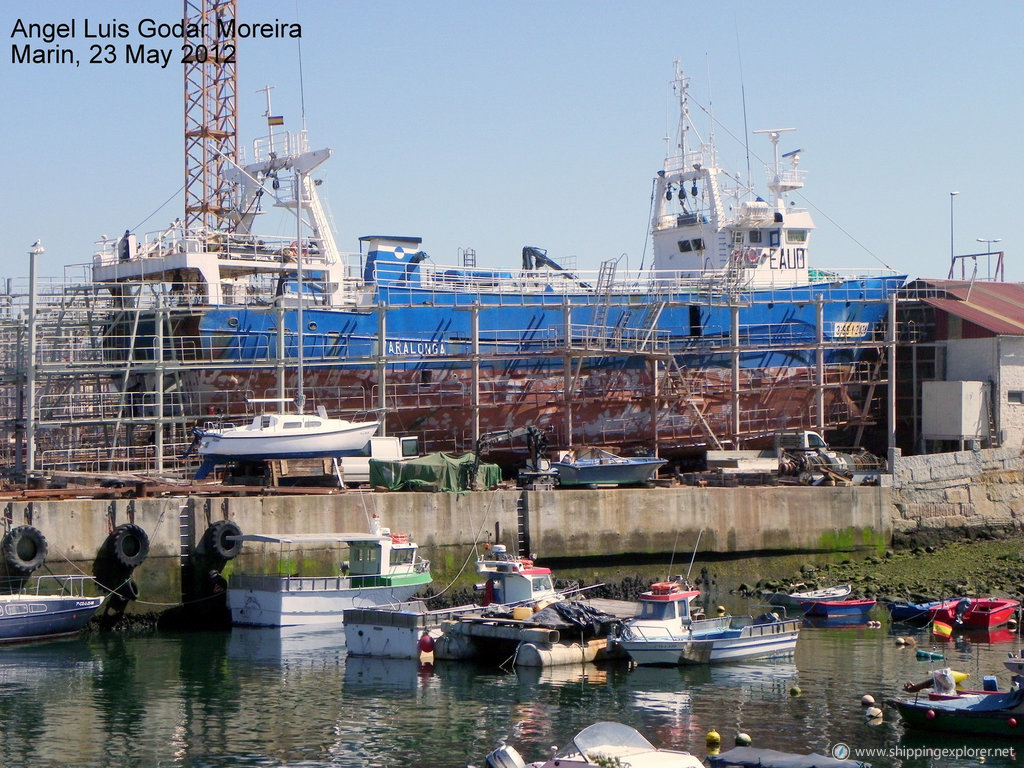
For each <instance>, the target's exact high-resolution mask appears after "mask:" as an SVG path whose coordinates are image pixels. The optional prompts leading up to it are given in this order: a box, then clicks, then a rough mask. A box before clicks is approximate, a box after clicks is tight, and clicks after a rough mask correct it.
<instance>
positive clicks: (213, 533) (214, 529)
mask: <svg viewBox="0 0 1024 768" xmlns="http://www.w3.org/2000/svg"><path fill="white" fill-rule="evenodd" d="M241 535H242V529H241V528H239V527H238V523H236V522H235V521H233V520H217V521H216V522H214V523H212V524H211V525H210V527H209V528H207V529H206V533H204V534H203V539H204V540H205V544H206V549H207V551H208V552H213V553H214V554H215V555H217V556H218V557H221V558H223V559H225V560H232V559H234V558H236V557H238V555H239V554H241V552H242V542H240V541H237V540H233V539H229V538H228V537H229V536H241Z"/></svg>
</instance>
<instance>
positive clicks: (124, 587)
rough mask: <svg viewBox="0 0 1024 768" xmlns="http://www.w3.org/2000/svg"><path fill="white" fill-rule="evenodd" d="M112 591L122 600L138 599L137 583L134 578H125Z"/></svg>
mask: <svg viewBox="0 0 1024 768" xmlns="http://www.w3.org/2000/svg"><path fill="white" fill-rule="evenodd" d="M114 593H115V594H116V595H117V596H118V597H120V598H121V599H122V600H125V601H128V600H138V599H139V583H138V582H137V581H135V579H131V578H129V579H125V580H124V582H122V583H121V584H119V585H118V587H117V589H115V590H114Z"/></svg>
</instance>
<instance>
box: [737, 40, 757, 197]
mask: <svg viewBox="0 0 1024 768" xmlns="http://www.w3.org/2000/svg"><path fill="white" fill-rule="evenodd" d="M736 59H737V60H738V61H739V65H740V101H742V102H743V148H744V150H745V151H746V153H747V189H748V190H750V189H753V185H752V183H751V180H750V131H749V129H748V128H747V88H746V85H744V83H743V49H742V48H741V47H740V28H739V26H737V27H736Z"/></svg>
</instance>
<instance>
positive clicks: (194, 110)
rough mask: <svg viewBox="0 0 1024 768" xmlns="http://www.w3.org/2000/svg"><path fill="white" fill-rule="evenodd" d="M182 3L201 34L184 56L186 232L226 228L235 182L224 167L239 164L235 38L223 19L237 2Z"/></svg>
mask: <svg viewBox="0 0 1024 768" xmlns="http://www.w3.org/2000/svg"><path fill="white" fill-rule="evenodd" d="M184 3H185V6H184V15H183V18H184V21H185V24H186V25H192V24H194V25H196V29H198V30H199V31H201V33H202V34H201V35H200V36H198V37H194V38H190V43H191V46H190V50H191V51H192V53H191V55H189V56H187V57H186V59H185V231H186V232H194V231H199V230H202V229H204V228H208V229H213V230H217V229H230V228H231V223H230V220H229V218H228V216H229V214H230V212H231V211H232V210H233V208H232V204H231V203H232V200H233V192H234V187H235V184H234V182H232V181H231V180H229V178H228V176H227V174H225V173H223V171H224V169H225V166H226V165H228V164H230V163H237V162H238V70H237V65H236V60H237V58H238V37H237V34H236V33H235V25H234V23H230V24H229V23H228V22H234V21H235V20H236V19H237V18H238V16H237V10H238V9H237V0H184ZM218 22H220V23H218ZM228 31H230V32H231V33H232V35H233V37H224V36H221V33H222V32H228Z"/></svg>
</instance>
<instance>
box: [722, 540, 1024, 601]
mask: <svg viewBox="0 0 1024 768" xmlns="http://www.w3.org/2000/svg"><path fill="white" fill-rule="evenodd" d="M833 584H850V585H851V586H852V587H853V594H854V596H855V597H866V598H874V599H876V600H908V601H910V602H920V601H925V600H935V599H939V598H947V597H961V596H978V597H980V596H995V597H1013V598H1017V599H1020V598H1022V597H1024V538H1020V537H1011V538H1000V539H976V540H973V541H956V542H950V543H948V544H945V545H944V546H941V547H932V546H929V547H915V548H913V549H909V550H903V551H893V550H888V551H886V552H885V554H884V555H883V556H870V557H868V558H866V559H864V560H859V561H854V560H844V561H841V562H839V563H835V564H826V565H821V566H812V565H806V566H803V567H801V569H800V571H799V572H797V573H794V574H793V575H792V576H791V577H790V578H789V579H774V580H773V579H766V580H762V581H758V582H757V583H756V584H741V585H740V587H739V589H738V591H739V592H740V593H741V594H746V595H749V596H754V595H755V594H760V592H761V591H762V590H768V591H774V590H785V591H789V588H790V587H792V586H798V585H804V586H802V587H799V588H801V589H816V588H818V587H825V586H830V585H833Z"/></svg>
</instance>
